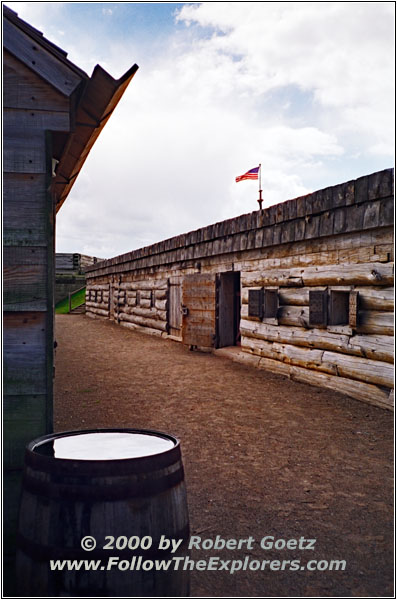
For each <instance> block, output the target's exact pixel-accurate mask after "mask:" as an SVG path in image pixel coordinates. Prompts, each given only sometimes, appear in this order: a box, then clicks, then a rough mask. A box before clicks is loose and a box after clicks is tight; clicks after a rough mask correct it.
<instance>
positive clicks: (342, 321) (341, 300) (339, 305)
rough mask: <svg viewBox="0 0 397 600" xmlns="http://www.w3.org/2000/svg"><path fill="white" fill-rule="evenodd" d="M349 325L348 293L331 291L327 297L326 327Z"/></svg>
mask: <svg viewBox="0 0 397 600" xmlns="http://www.w3.org/2000/svg"><path fill="white" fill-rule="evenodd" d="M348 323H349V292H346V291H340V290H331V291H330V297H329V318H328V325H347V324H348Z"/></svg>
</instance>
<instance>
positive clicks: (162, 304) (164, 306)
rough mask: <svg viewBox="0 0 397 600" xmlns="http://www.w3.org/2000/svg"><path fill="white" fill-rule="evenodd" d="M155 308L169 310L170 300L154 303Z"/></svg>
mask: <svg viewBox="0 0 397 600" xmlns="http://www.w3.org/2000/svg"><path fill="white" fill-rule="evenodd" d="M154 306H155V308H157V310H164V311H166V310H167V306H168V300H156V301H155V303H154Z"/></svg>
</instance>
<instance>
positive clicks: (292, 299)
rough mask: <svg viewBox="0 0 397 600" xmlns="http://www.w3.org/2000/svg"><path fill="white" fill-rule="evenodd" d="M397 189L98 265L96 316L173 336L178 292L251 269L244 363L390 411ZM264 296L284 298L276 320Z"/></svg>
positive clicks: (371, 187)
mask: <svg viewBox="0 0 397 600" xmlns="http://www.w3.org/2000/svg"><path fill="white" fill-rule="evenodd" d="M393 189H394V188H393V171H392V170H390V169H388V170H385V171H381V172H379V173H374V174H372V175H369V176H365V177H361V178H359V179H357V180H355V181H350V182H347V183H345V184H341V185H338V186H334V187H332V188H327V189H325V190H320V191H318V192H315V193H313V194H309V195H307V196H304V197H302V198H296V199H294V200H289V201H287V202H284V203H282V204H279V205H276V206H272V207H270V208H268V209H266V210H263V211H256V212H254V213H251V214H247V215H242V216H241V217H238V218H236V219H230V220H228V221H224V222H221V223H216V224H215V225H211V226H209V227H205V228H202V229H199V230H197V231H193V232H190V233H187V234H184V235H181V236H177V237H175V238H171V239H169V240H165V241H164V242H159V243H158V244H154V245H153V246H150V247H147V248H142V249H140V250H135V251H133V252H130V253H127V254H124V255H122V256H118V257H115V258H113V259H110V260H107V261H104V262H102V263H99V264H97V265H94V266H93V267H91V268H88V270H87V314H88V315H89V316H93V317H98V318H111V319H114V320H115V321H116V322H117V323H120V324H122V325H124V326H128V327H131V328H134V329H139V330H141V331H146V332H148V333H155V334H157V335H161V336H163V337H166V336H167V335H168V333H169V312H170V311H169V308H170V307H169V288H170V285H171V283H172V284H173V285H175V282H178V281H180V282H181V284H182V285H183V280H184V278H186V276H188V275H191V274H193V273H198V272H200V273H214V274H216V273H222V272H225V271H236V272H240V276H241V314H240V332H241V352H239V353H238V354H237V355H236V359H238V360H241V361H243V362H247V363H248V364H252V365H255V366H256V367H258V368H263V369H266V370H270V371H273V372H276V373H280V374H282V375H285V376H288V377H290V378H292V379H295V380H297V381H303V382H305V383H311V384H313V385H319V386H324V387H329V388H331V389H334V390H338V391H341V392H342V393H346V394H348V395H350V396H352V397H354V398H357V399H360V400H363V401H366V402H369V403H371V404H375V405H377V406H382V407H385V408H390V407H391V406H392V390H393V340H394V338H393V335H394V319H393V309H394V294H393V282H394V256H393V248H394V247H393V213H394V210H393V205H394V196H393ZM101 288H102V294H101V295H99V296H97V297H96V298H94V296H93V295H92V296H91V294H92V292H93V291H95V290H96V293H98V292H99V291H100V289H101ZM105 288H106V289H105ZM254 290H263V292H260V293H263V294H264V293H266V291H267V290H269V291H271V290H272V291H273V292H272V293H273V296H272V297H273V299H275V298H276V299H277V304H276V305H274V306H273V311H274V314H273V313H272V314H271V316H269V315H268V316H263V315H260V316H255V313H253V312H252V308H251V309H250V304H249V302H250V294H251V291H254ZM316 293H317V296H316ZM137 297H138V298H139V305H138V304H137ZM316 298H317V300H316ZM319 298H323V299H324V300H323V302H324V304H323V311H324V319H325V321H324V322H322V321H321V319H320V320H318V315H317V316H316V315H315V312H314V311H315V308H314V307H315V306H316V305H315V302H316V301H318V299H319ZM153 303H154V304H153ZM341 306H342V308H341ZM343 307H344V308H343ZM340 311H342V313H341V312H340ZM345 313H346V314H345ZM341 315H342V316H341ZM316 318H317V321H316V320H315V319H316ZM206 325H207V324H206V323H204V322H203V323H202V327H204V328H205V327H206ZM211 327H213V325H211ZM214 333H216V332H214ZM181 336H182V329H181V333H180V336H179V337H180V339H181ZM215 339H216V336H215Z"/></svg>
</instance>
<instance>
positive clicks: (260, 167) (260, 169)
mask: <svg viewBox="0 0 397 600" xmlns="http://www.w3.org/2000/svg"><path fill="white" fill-rule="evenodd" d="M258 179H259V198H258V203H259V210H262V202H263V199H262V165H261V163H259V177H258Z"/></svg>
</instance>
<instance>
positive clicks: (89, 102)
mask: <svg viewBox="0 0 397 600" xmlns="http://www.w3.org/2000/svg"><path fill="white" fill-rule="evenodd" d="M3 17H4V18H3V46H4V48H5V49H6V50H7V51H8V52H10V53H11V54H12V55H13V56H15V57H16V58H17V59H18V60H20V61H21V62H22V63H23V64H25V65H26V66H27V67H28V68H29V69H31V70H32V71H33V72H35V73H36V74H37V75H38V76H39V77H40V78H42V79H43V80H45V81H46V82H47V83H48V84H49V85H51V86H52V87H53V88H55V89H56V90H57V91H58V92H60V93H61V94H62V95H64V96H66V97H67V98H69V100H70V117H71V130H70V131H64V132H61V131H52V132H51V133H52V142H53V143H52V158H55V159H56V160H57V161H58V164H57V167H56V169H55V176H54V177H53V179H52V190H53V192H54V195H55V201H56V210H57V211H58V210H59V209H60V207H61V206H62V204H63V203H64V201H65V200H66V197H67V196H68V194H69V192H70V190H71V188H72V186H73V184H74V182H75V181H76V178H77V176H78V174H79V173H80V170H81V168H82V166H83V164H84V162H85V160H86V158H87V156H88V154H89V152H90V150H91V148H92V146H93V145H94V143H95V141H96V139H97V137H98V136H99V134H100V133H101V131H102V129H103V128H104V126H105V125H106V123H107V121H108V119H109V117H110V115H111V114H112V112H113V110H114V109H115V107H116V106H117V104H118V102H119V100H120V98H121V97H122V95H123V94H124V92H125V90H126V88H127V86H128V84H129V83H130V81H131V79H132V78H133V76H134V75H135V73H136V71H137V70H138V65H133V66H132V67H131V68H130V69H129V70H128V71H127V72H126V73H125V74H124V75H123V76H122V77H120V79H113V77H111V75H109V73H107V72H106V71H105V70H104V69H103V68H102V67H100V66H99V65H97V66H96V67H95V69H94V71H93V73H92V75H91V77H89V76H88V75H87V74H86V73H85V72H84V71H83V70H82V69H80V68H79V67H77V66H76V65H75V64H74V63H72V62H71V61H70V60H68V58H67V53H66V52H65V51H64V50H62V49H61V48H59V47H58V46H56V45H55V44H53V43H52V42H50V41H49V40H47V39H46V38H45V37H44V36H43V34H42V32H40V31H38V30H37V29H35V28H34V27H32V26H31V25H30V24H29V23H27V22H26V21H23V20H22V19H21V18H20V17H18V15H17V14H16V13H15V12H14V11H13V10H11V9H10V8H8V7H7V6H3Z"/></svg>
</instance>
